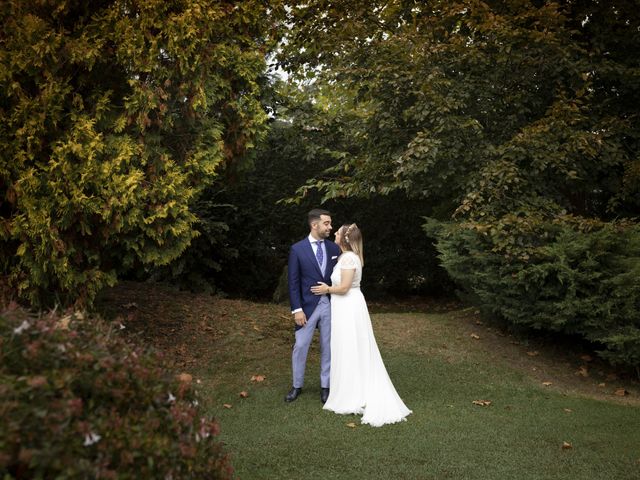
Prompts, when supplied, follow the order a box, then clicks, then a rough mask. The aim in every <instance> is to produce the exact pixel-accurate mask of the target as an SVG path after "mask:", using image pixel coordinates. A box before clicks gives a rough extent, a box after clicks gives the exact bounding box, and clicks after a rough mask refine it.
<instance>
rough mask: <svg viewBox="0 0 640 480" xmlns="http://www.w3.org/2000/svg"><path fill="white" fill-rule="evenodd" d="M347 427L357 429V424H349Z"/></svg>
mask: <svg viewBox="0 0 640 480" xmlns="http://www.w3.org/2000/svg"><path fill="white" fill-rule="evenodd" d="M347 427H349V428H356V424H355V423H353V422H351V423H347Z"/></svg>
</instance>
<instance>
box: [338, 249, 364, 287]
mask: <svg viewBox="0 0 640 480" xmlns="http://www.w3.org/2000/svg"><path fill="white" fill-rule="evenodd" d="M354 268H355V270H356V272H355V274H354V275H353V282H352V283H351V288H359V287H360V280H361V279H362V263H361V262H360V257H358V255H356V254H355V253H353V252H344V253H343V254H342V255H340V258H339V259H338V263H337V264H336V266H335V267H333V273H332V274H331V284H332V285H340V283H341V279H342V269H345V270H350V269H354Z"/></svg>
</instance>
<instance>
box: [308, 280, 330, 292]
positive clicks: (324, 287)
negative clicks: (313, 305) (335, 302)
mask: <svg viewBox="0 0 640 480" xmlns="http://www.w3.org/2000/svg"><path fill="white" fill-rule="evenodd" d="M328 291H329V285H327V284H326V283H324V282H318V285H316V286H313V287H311V293H313V294H314V295H324V294H325V293H327V292H328Z"/></svg>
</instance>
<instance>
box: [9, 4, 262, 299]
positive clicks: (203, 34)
mask: <svg viewBox="0 0 640 480" xmlns="http://www.w3.org/2000/svg"><path fill="white" fill-rule="evenodd" d="M267 7H268V5H267V3H266V2H261V1H259V0H246V1H243V2H225V1H222V2H221V1H213V0H194V1H190V2H184V1H180V0H162V1H160V0H153V1H138V0H133V1H124V0H103V1H100V2H90V3H87V2H81V1H71V2H68V1H57V0H52V1H36V0H33V1H18V0H15V1H7V2H3V3H2V6H0V21H1V25H2V26H1V27H0V40H1V45H2V47H1V50H0V65H1V66H0V113H1V115H2V118H3V121H2V122H1V123H0V252H1V259H2V260H1V262H2V271H3V272H4V274H6V275H7V276H8V277H9V282H10V285H11V286H12V287H13V288H14V289H15V290H16V292H17V294H18V295H19V296H20V297H22V298H25V299H27V300H29V301H30V302H31V303H33V304H39V303H40V302H41V301H43V300H44V299H45V297H46V296H47V292H53V293H54V294H55V295H56V296H57V300H58V301H61V302H63V303H68V302H76V303H80V304H83V303H90V302H91V300H92V299H93V297H94V296H95V294H96V292H97V291H98V290H99V289H100V288H101V287H103V286H104V285H111V284H113V283H114V282H115V281H116V278H117V276H118V273H119V272H121V271H123V270H127V269H131V268H146V267H148V266H153V265H166V264H168V263H169V262H171V261H172V260H173V259H175V258H176V257H178V256H179V255H180V253H181V252H183V251H184V249H185V248H186V247H187V246H188V245H189V243H190V242H191V240H192V239H193V238H194V237H195V236H196V235H197V228H196V225H197V222H198V219H197V217H196V215H195V214H194V213H193V211H192V210H191V209H190V207H191V205H192V204H193V203H194V202H195V201H197V199H198V198H199V194H200V192H201V191H202V189H203V188H204V187H205V186H206V185H208V184H210V183H211V180H212V179H213V178H214V177H215V176H216V169H218V168H220V167H221V166H222V165H225V164H227V165H228V164H231V163H232V162H234V160H235V159H237V158H238V157H239V156H241V155H242V154H243V153H244V152H245V151H246V150H247V149H248V148H251V147H252V146H253V143H254V141H255V139H256V137H257V136H259V135H260V134H261V132H262V131H263V126H264V123H265V120H266V114H265V112H264V109H263V108H262V106H261V104H260V102H259V100H258V97H259V91H260V88H259V84H258V81H257V79H258V78H259V77H260V76H261V75H262V74H263V72H264V70H265V56H266V55H267V53H268V49H269V44H268V38H269V37H268V34H269V28H270V24H269V22H270V20H269V16H268V15H267V14H266V13H267Z"/></svg>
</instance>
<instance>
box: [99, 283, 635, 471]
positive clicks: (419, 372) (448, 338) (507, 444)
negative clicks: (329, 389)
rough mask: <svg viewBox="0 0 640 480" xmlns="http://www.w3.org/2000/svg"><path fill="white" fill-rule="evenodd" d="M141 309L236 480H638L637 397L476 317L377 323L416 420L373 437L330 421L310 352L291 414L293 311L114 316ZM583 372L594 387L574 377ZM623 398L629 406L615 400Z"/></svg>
mask: <svg viewBox="0 0 640 480" xmlns="http://www.w3.org/2000/svg"><path fill="white" fill-rule="evenodd" d="M136 295H137V296H136ZM136 298H138V299H140V298H144V301H141V300H138V305H139V306H138V307H137V309H138V311H137V312H136V314H135V315H130V316H129V317H130V318H129V321H128V326H129V327H130V330H132V331H140V332H141V334H142V335H143V336H144V337H145V338H146V339H147V340H150V341H152V342H153V343H154V344H156V345H157V346H159V347H160V348H162V349H164V350H165V351H167V353H168V354H169V355H175V356H176V358H177V359H178V360H179V361H178V368H180V369H182V370H186V371H188V372H190V373H193V374H195V376H196V378H198V379H199V381H200V396H201V401H202V403H203V406H204V409H205V411H207V412H209V413H210V414H212V415H214V416H216V417H217V418H218V419H219V421H220V424H221V431H222V433H221V439H222V440H223V441H224V443H225V444H226V448H227V450H228V451H229V452H230V454H231V456H232V462H233V464H234V466H235V468H236V471H237V474H238V476H239V477H240V478H241V479H245V480H252V479H294V478H295V479H491V480H496V479H518V480H520V479H523V480H524V479H567V480H569V479H571V480H577V479H638V478H640V392H639V389H638V383H637V382H636V381H634V380H633V379H631V378H624V377H623V378H620V377H619V376H615V375H614V374H613V373H612V371H611V369H610V368H608V367H606V365H604V364H602V363H601V362H599V361H598V360H597V359H590V358H588V357H583V358H582V359H581V356H582V354H584V352H566V351H564V349H561V348H557V347H553V346H551V345H544V344H536V345H533V344H529V345H526V344H523V342H522V341H516V340H515V339H514V338H512V337H510V336H508V335H504V334H502V333H500V332H499V331H496V330H494V329H491V328H488V327H487V326H486V325H482V324H480V322H478V320H477V318H476V316H475V315H474V313H473V311H472V310H469V309H466V310H465V309H461V308H460V307H450V308H449V309H446V308H444V309H443V308H441V309H440V311H438V310H436V309H435V308H421V309H420V310H421V311H417V312H413V313H412V312H407V308H403V309H402V312H400V313H396V312H394V311H393V310H394V309H393V308H385V309H384V310H383V311H384V313H376V314H374V315H373V322H374V330H375V332H376V336H377V339H378V343H379V346H380V350H381V352H382V355H383V358H384V360H385V364H386V366H387V369H388V371H389V374H390V376H391V378H392V380H393V381H394V384H395V386H396V388H397V390H398V392H399V393H400V395H401V397H402V398H403V399H404V401H405V403H406V404H407V405H408V406H409V408H411V409H412V410H413V414H412V415H410V416H409V417H408V421H407V422H403V423H400V424H396V425H389V426H385V427H382V428H373V427H369V426H366V425H360V423H359V417H357V416H339V415H335V414H333V413H331V412H326V411H323V410H322V408H321V404H320V400H319V386H318V372H319V368H318V351H317V345H316V343H315V342H314V347H313V348H312V351H311V352H310V355H309V363H308V365H307V385H306V388H305V389H304V392H303V394H302V396H301V397H299V399H298V400H297V401H296V402H294V403H292V404H285V403H284V401H283V397H284V394H285V393H286V392H287V390H288V389H289V388H290V359H289V354H290V351H291V341H292V338H293V328H292V325H291V323H290V318H289V315H288V310H287V308H286V307H282V306H276V305H270V304H255V303H250V302H244V301H238V300H221V299H212V298H211V297H206V296H194V295H189V294H173V293H166V292H165V293H163V297H162V299H161V300H157V301H156V300H154V299H155V298H160V297H158V296H153V295H151V296H146V297H142V296H141V295H140V292H135V289H133V288H131V286H129V287H125V288H123V289H122V290H121V291H120V293H119V297H117V302H119V303H120V304H121V305H124V304H127V303H128V302H131V301H133V300H136ZM107 301H109V300H108V299H107ZM111 303H112V304H113V303H114V300H113V298H112V299H111ZM158 312H164V314H163V315H160V314H159V313H158ZM159 319H163V320H162V322H164V323H162V324H161V325H160V324H158V323H157V322H159V321H160V320H159ZM153 321H155V322H156V327H157V328H156V329H150V328H149V325H151V324H152V323H151V322H153ZM472 334H473V335H477V336H478V337H479V338H474V337H472V336H471V335H472ZM316 341H317V339H316ZM584 358H586V359H584ZM581 366H582V367H583V369H586V371H587V373H586V374H583V375H578V374H576V372H577V371H579V369H580V367H581ZM254 375H263V376H265V380H264V381H262V382H256V381H252V380H251V377H252V376H254ZM543 382H551V385H548V386H545V385H543ZM620 387H624V388H626V390H627V391H628V392H629V395H626V396H624V397H621V396H616V395H614V392H615V390H616V389H618V388H620ZM242 391H246V392H248V397H247V398H242V397H241V396H240V392H242ZM474 400H489V401H491V405H489V406H478V405H474V404H473V403H472V402H473V401H474ZM225 404H227V406H225ZM228 406H230V407H231V408H228ZM349 423H355V424H356V426H355V428H354V427H349V426H348V424H349ZM563 442H568V443H570V444H571V446H572V448H570V449H563V448H562V445H563Z"/></svg>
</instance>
